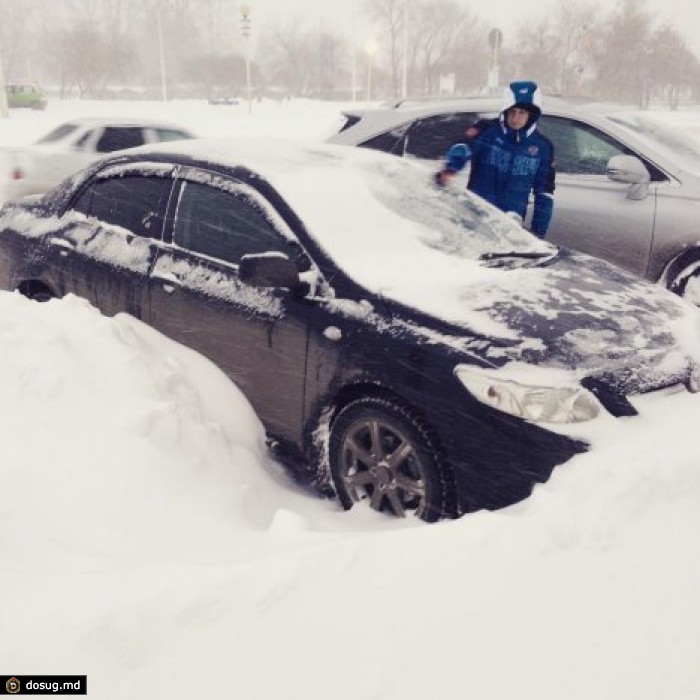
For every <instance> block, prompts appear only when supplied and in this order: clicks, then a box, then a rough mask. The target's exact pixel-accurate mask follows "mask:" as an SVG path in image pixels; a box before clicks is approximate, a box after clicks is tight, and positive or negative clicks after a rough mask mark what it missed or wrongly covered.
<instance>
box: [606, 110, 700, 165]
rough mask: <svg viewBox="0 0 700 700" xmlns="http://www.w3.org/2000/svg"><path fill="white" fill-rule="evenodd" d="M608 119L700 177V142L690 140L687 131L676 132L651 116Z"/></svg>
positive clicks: (626, 115)
mask: <svg viewBox="0 0 700 700" xmlns="http://www.w3.org/2000/svg"><path fill="white" fill-rule="evenodd" d="M608 119H610V121H613V122H615V124H617V125H618V126H621V127H622V128H623V129H626V130H627V131H630V132H632V133H633V134H634V136H636V137H637V138H638V139H641V140H642V141H644V142H645V143H646V144H648V145H649V147H650V148H653V149H654V150H656V151H659V152H660V153H662V154H664V155H666V156H667V157H668V158H669V159H670V160H672V161H673V162H676V163H677V164H678V165H679V166H680V167H682V168H684V169H685V170H688V171H690V172H691V173H694V174H695V175H700V141H698V140H693V139H692V138H688V134H687V133H686V132H685V131H674V130H673V128H672V127H669V126H668V124H664V123H662V122H660V121H657V120H656V119H654V117H652V116H649V115H642V114H612V115H609V116H608Z"/></svg>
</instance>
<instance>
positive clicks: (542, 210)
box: [445, 81, 554, 237]
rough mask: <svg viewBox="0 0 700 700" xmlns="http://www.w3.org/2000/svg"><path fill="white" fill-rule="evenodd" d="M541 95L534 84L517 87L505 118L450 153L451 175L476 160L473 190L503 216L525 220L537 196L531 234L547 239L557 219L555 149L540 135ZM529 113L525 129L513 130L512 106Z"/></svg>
mask: <svg viewBox="0 0 700 700" xmlns="http://www.w3.org/2000/svg"><path fill="white" fill-rule="evenodd" d="M538 93H539V91H538V89H537V86H536V85H535V83H532V82H529V81H522V82H515V83H511V85H510V87H509V89H508V90H507V91H506V99H505V101H504V106H503V110H502V112H501V116H500V119H497V120H493V121H492V122H490V123H489V124H488V125H487V126H486V127H485V128H483V130H482V131H481V133H479V134H478V135H477V136H476V137H475V138H474V139H473V140H472V141H471V144H466V143H458V144H455V145H453V146H452V147H451V148H450V150H449V151H448V152H447V158H446V160H447V162H446V164H445V170H446V171H448V172H458V171H460V170H462V168H464V166H465V165H466V164H467V163H468V162H470V161H471V173H470V176H469V184H468V185H467V186H468V188H469V189H470V190H471V191H472V192H474V193H475V194H478V195H479V196H480V197H483V199H485V200H486V201H487V202H490V203H491V204H493V205H495V206H497V207H498V208H499V209H501V210H503V211H514V212H516V213H517V214H518V215H520V216H521V217H522V218H523V219H524V218H525V214H526V213H527V205H528V199H529V196H530V192H533V193H534V195H535V205H534V210H533V217H532V224H531V230H532V232H533V233H534V234H536V235H537V236H540V237H544V235H545V234H546V232H547V228H548V227H549V223H550V221H551V219H552V211H553V193H554V147H553V145H552V143H551V141H550V140H549V139H547V138H546V137H545V136H543V135H542V134H540V133H539V131H538V130H537V121H538V119H539V117H540V114H541V110H540V107H539V95H538ZM516 106H517V107H520V108H522V109H526V110H527V111H528V112H529V114H530V117H529V119H528V122H527V124H526V125H525V126H524V127H523V128H522V129H517V130H516V129H512V128H510V127H509V126H508V122H507V117H506V112H507V111H508V110H509V109H511V107H516Z"/></svg>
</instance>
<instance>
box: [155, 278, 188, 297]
mask: <svg viewBox="0 0 700 700" xmlns="http://www.w3.org/2000/svg"><path fill="white" fill-rule="evenodd" d="M152 278H153V279H154V280H155V281H156V282H159V283H160V285H161V287H162V288H163V291H164V292H165V293H166V294H172V293H173V292H174V291H175V290H176V289H179V288H180V287H182V282H180V280H179V279H178V278H177V277H175V275H169V274H168V273H159V274H156V275H153V276H152Z"/></svg>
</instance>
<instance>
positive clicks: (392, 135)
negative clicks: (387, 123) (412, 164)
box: [360, 124, 410, 155]
mask: <svg viewBox="0 0 700 700" xmlns="http://www.w3.org/2000/svg"><path fill="white" fill-rule="evenodd" d="M409 126H410V124H402V125H401V126H397V127H394V128H393V129H390V130H389V131H385V132H384V133H383V134H379V135H378V136H373V137H372V138H371V139H368V140H367V141H364V142H363V143H361V144H360V146H361V147H362V148H371V149H372V150H374V151H383V152H384V153H394V154H397V155H403V136H404V134H405V133H406V131H408V127H409Z"/></svg>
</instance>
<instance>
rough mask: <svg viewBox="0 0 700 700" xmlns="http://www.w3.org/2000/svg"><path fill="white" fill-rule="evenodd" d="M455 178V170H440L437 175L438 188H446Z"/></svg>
mask: <svg viewBox="0 0 700 700" xmlns="http://www.w3.org/2000/svg"><path fill="white" fill-rule="evenodd" d="M454 176H455V172H454V170H450V169H449V168H445V169H444V170H438V171H437V172H436V173H435V184H436V185H437V186H438V187H445V186H446V185H448V184H449V182H450V180H452V178H453V177H454Z"/></svg>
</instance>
